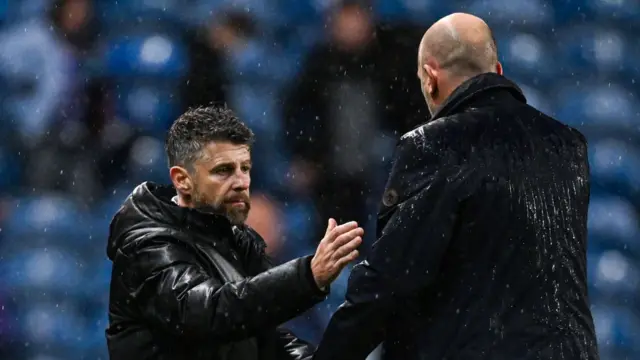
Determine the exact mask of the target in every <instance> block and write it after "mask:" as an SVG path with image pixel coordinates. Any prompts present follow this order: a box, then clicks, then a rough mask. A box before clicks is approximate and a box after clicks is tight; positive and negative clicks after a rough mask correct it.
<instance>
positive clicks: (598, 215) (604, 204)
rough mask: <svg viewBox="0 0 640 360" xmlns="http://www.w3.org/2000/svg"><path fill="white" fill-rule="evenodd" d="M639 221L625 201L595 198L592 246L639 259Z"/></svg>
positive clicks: (590, 221) (591, 213) (591, 215)
mask: <svg viewBox="0 0 640 360" xmlns="http://www.w3.org/2000/svg"><path fill="white" fill-rule="evenodd" d="M638 220H639V219H638V214H637V213H636V210H635V208H634V207H633V205H631V204H630V203H629V202H628V201H626V200H625V199H623V198H620V197H617V196H608V197H604V196H592V198H591V201H590V205H589V217H588V226H589V239H590V244H593V245H595V246H597V247H599V248H602V249H604V250H608V249H617V250H621V251H623V252H625V253H627V254H634V255H635V256H640V241H639V240H640V238H639V235H640V229H639V228H638V224H639V221H638Z"/></svg>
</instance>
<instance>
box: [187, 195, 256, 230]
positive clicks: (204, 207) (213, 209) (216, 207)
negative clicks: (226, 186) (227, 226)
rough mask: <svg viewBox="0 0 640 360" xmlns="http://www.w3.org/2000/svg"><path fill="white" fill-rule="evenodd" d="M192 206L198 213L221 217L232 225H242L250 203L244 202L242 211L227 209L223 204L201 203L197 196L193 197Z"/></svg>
mask: <svg viewBox="0 0 640 360" xmlns="http://www.w3.org/2000/svg"><path fill="white" fill-rule="evenodd" d="M193 205H194V207H195V208H196V209H198V211H202V212H205V213H207V214H215V215H222V216H224V217H226V218H227V219H229V221H230V222H231V223H232V224H234V225H242V224H244V222H245V221H246V220H247V216H248V215H249V210H250V209H251V203H250V202H248V201H247V202H245V203H244V205H245V207H244V209H242V210H240V209H227V208H226V207H225V206H224V204H209V203H207V202H205V201H203V200H202V199H201V198H200V197H199V196H194V199H193Z"/></svg>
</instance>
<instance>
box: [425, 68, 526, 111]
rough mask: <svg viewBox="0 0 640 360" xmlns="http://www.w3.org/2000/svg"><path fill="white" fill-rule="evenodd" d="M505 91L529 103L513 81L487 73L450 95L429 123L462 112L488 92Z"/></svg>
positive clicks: (476, 77) (463, 84)
mask: <svg viewBox="0 0 640 360" xmlns="http://www.w3.org/2000/svg"><path fill="white" fill-rule="evenodd" d="M494 89H504V90H507V91H508V92H510V93H511V94H512V95H513V96H514V97H515V98H516V99H517V100H519V101H522V102H524V103H526V102H527V99H526V98H525V96H524V94H523V93H522V90H521V89H520V87H518V85H516V84H515V83H514V82H512V81H511V80H509V79H507V78H506V77H504V76H502V75H498V74H495V73H485V74H480V75H476V76H474V77H472V78H471V79H468V80H466V81H465V82H463V83H462V84H461V85H460V86H458V88H456V90H454V91H453V93H451V95H449V97H448V98H447V99H446V100H445V102H444V103H443V104H442V105H441V106H440V107H439V108H438V110H436V112H435V113H434V114H433V116H432V117H431V120H429V122H431V121H433V120H436V119H439V118H442V117H445V116H449V115H452V114H455V113H457V112H460V110H462V108H463V105H467V104H468V103H469V102H470V101H472V100H475V99H476V98H477V97H479V96H480V95H482V94H484V93H486V92H487V91H488V90H494Z"/></svg>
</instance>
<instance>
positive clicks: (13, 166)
mask: <svg viewBox="0 0 640 360" xmlns="http://www.w3.org/2000/svg"><path fill="white" fill-rule="evenodd" d="M4 130H5V129H4V127H3V126H2V125H0V133H1V132H3V131H4ZM5 134H8V132H6V133H5ZM21 175H22V164H21V162H20V158H19V157H18V156H17V154H16V152H15V151H11V150H10V149H9V148H6V147H0V195H2V194H11V193H13V191H14V190H15V189H16V187H17V186H19V184H20V176H21Z"/></svg>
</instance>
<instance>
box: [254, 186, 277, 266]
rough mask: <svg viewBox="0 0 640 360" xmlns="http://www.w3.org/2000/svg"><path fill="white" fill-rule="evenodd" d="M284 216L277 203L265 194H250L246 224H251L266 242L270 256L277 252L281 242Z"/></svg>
mask: <svg viewBox="0 0 640 360" xmlns="http://www.w3.org/2000/svg"><path fill="white" fill-rule="evenodd" d="M283 224H284V218H283V214H282V211H281V209H280V208H279V206H278V204H277V203H276V202H274V201H273V200H271V199H269V197H268V196H267V195H265V194H258V195H252V196H251V212H250V213H249V217H248V218H247V225H249V226H251V227H252V228H253V229H254V230H255V231H256V232H257V233H258V234H260V235H261V236H262V238H263V239H264V241H265V242H266V243H267V249H266V250H267V253H268V254H269V255H270V256H275V255H277V254H278V251H279V250H280V247H281V246H282V245H284V243H283Z"/></svg>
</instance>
